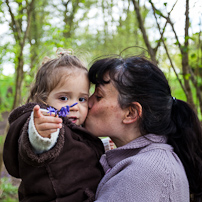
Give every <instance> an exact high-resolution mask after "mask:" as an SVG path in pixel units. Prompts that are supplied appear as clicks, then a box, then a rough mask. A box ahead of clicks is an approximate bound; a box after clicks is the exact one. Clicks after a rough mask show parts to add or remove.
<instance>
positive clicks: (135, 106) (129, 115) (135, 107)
mask: <svg viewBox="0 0 202 202" xmlns="http://www.w3.org/2000/svg"><path fill="white" fill-rule="evenodd" d="M141 116H142V106H141V104H140V103H139V102H133V103H132V104H131V105H130V106H129V107H128V108H127V110H126V113H125V117H124V119H123V123H125V124H130V123H133V122H136V121H137V120H138V119H139V117H141Z"/></svg>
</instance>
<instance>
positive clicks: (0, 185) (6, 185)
mask: <svg viewBox="0 0 202 202" xmlns="http://www.w3.org/2000/svg"><path fill="white" fill-rule="evenodd" d="M17 190H18V188H17V187H16V186H13V185H12V183H11V182H10V180H9V179H8V178H5V177H4V178H1V179H0V192H2V193H0V201H1V202H17V201H18V199H17V198H18V196H17Z"/></svg>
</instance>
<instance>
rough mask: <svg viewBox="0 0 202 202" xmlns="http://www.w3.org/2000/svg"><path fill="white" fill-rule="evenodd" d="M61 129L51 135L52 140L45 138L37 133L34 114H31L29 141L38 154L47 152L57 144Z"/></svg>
mask: <svg viewBox="0 0 202 202" xmlns="http://www.w3.org/2000/svg"><path fill="white" fill-rule="evenodd" d="M59 132H60V129H59V128H58V130H57V131H56V132H54V133H51V138H44V137H42V136H41V135H39V133H38V132H37V130H36V128H35V125H34V113H33V112H32V113H31V117H30V121H29V127H28V137H29V141H30V143H31V145H32V147H33V149H34V151H35V153H36V154H41V153H43V152H45V151H48V150H50V149H51V148H52V147H54V145H55V144H56V142H57V138H58V135H59Z"/></svg>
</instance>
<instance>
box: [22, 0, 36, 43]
mask: <svg viewBox="0 0 202 202" xmlns="http://www.w3.org/2000/svg"><path fill="white" fill-rule="evenodd" d="M34 1H35V0H32V1H31V2H30V4H27V27H26V30H25V33H24V37H23V40H22V44H21V46H22V47H24V45H25V40H26V38H27V35H28V31H29V27H30V22H31V12H32V9H33V5H34ZM26 2H27V1H26Z"/></svg>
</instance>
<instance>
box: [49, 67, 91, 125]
mask: <svg viewBox="0 0 202 202" xmlns="http://www.w3.org/2000/svg"><path fill="white" fill-rule="evenodd" d="M65 74H67V78H66V79H65V80H64V81H63V85H58V86H56V88H54V89H53V90H52V91H51V92H50V94H49V96H48V98H47V104H48V105H50V106H53V107H55V108H56V109H58V110H60V109H61V108H62V107H64V106H66V105H69V106H70V105H72V104H74V103H75V102H77V103H78V104H77V105H75V106H74V107H71V108H70V113H69V115H67V117H69V119H70V120H71V121H72V122H73V123H75V124H76V125H81V124H83V122H84V121H85V119H86V116H87V113H88V97H89V80H88V77H87V74H86V72H85V71H84V70H82V69H78V70H73V71H72V70H64V74H63V76H64V77H65ZM64 77H63V78H64Z"/></svg>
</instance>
